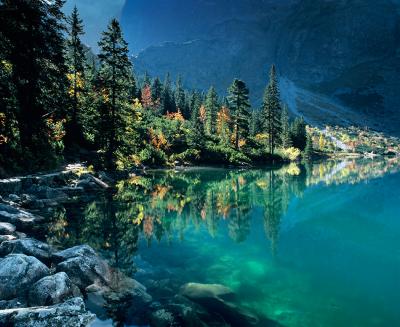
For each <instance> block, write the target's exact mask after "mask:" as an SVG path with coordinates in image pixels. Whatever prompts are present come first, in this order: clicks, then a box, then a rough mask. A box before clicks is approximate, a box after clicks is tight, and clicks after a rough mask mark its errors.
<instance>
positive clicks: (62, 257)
mask: <svg viewBox="0 0 400 327" xmlns="http://www.w3.org/2000/svg"><path fill="white" fill-rule="evenodd" d="M53 259H54V261H56V262H60V263H59V264H58V265H57V271H64V272H66V273H67V274H68V276H69V277H70V278H71V280H72V282H73V283H74V284H75V285H77V286H78V287H79V288H80V289H81V290H84V289H85V288H86V287H87V286H89V285H91V284H95V283H96V284H103V285H107V284H108V283H109V282H110V280H111V272H110V268H109V266H108V264H107V263H106V262H105V261H104V260H102V259H101V258H100V257H99V256H98V255H97V254H96V252H95V251H94V250H93V249H92V248H91V247H90V246H88V245H80V246H75V247H73V248H70V249H67V250H64V251H61V252H58V253H56V254H54V256H53Z"/></svg>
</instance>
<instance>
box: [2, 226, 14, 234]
mask: <svg viewBox="0 0 400 327" xmlns="http://www.w3.org/2000/svg"><path fill="white" fill-rule="evenodd" d="M15 230H16V228H15V226H14V225H13V224H10V223H0V234H6V235H9V234H13V233H14V232H15Z"/></svg>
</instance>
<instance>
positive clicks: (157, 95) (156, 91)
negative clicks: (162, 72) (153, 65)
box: [151, 77, 163, 110]
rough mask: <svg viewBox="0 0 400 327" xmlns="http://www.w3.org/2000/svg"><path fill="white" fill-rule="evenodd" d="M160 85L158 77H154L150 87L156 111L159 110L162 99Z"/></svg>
mask: <svg viewBox="0 0 400 327" xmlns="http://www.w3.org/2000/svg"><path fill="white" fill-rule="evenodd" d="M162 92H163V89H162V84H161V81H160V79H159V78H158V77H156V78H155V79H154V81H153V85H152V87H151V96H152V100H153V103H154V104H155V105H156V107H157V109H158V110H159V107H160V104H161V98H162Z"/></svg>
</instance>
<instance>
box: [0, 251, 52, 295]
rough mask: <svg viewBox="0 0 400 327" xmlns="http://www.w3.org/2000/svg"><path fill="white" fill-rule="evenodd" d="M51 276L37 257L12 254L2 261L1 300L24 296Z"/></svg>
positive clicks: (0, 263) (0, 275)
mask: <svg viewBox="0 0 400 327" xmlns="http://www.w3.org/2000/svg"><path fill="white" fill-rule="evenodd" d="M49 274H50V271H49V268H47V267H46V266H45V265H44V264H43V263H41V262H40V261H39V260H38V259H36V258H35V257H30V256H27V255H25V254H10V255H8V256H7V257H5V258H3V259H0V300H10V299H13V298H15V297H17V296H18V295H20V294H24V293H25V292H26V290H27V289H28V288H29V287H30V286H31V285H32V284H33V283H35V282H37V281H38V280H39V279H41V278H43V277H45V276H48V275H49Z"/></svg>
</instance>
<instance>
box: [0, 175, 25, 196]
mask: <svg viewBox="0 0 400 327" xmlns="http://www.w3.org/2000/svg"><path fill="white" fill-rule="evenodd" d="M21 189H22V181H21V179H20V178H7V179H0V193H1V194H3V195H5V194H10V193H12V194H13V193H19V192H20V191H21Z"/></svg>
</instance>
